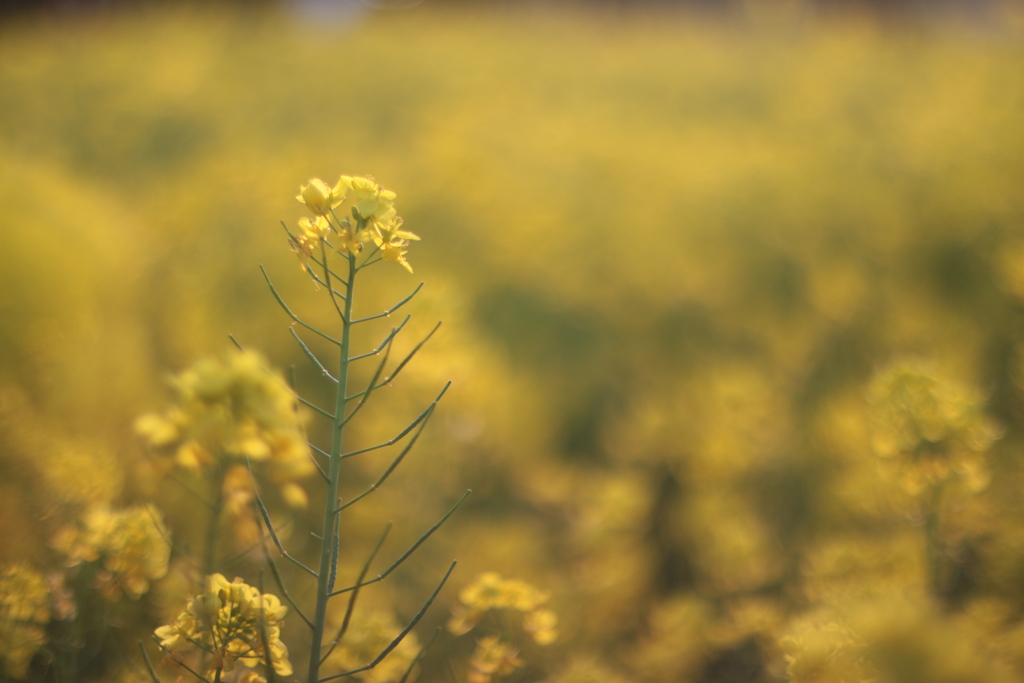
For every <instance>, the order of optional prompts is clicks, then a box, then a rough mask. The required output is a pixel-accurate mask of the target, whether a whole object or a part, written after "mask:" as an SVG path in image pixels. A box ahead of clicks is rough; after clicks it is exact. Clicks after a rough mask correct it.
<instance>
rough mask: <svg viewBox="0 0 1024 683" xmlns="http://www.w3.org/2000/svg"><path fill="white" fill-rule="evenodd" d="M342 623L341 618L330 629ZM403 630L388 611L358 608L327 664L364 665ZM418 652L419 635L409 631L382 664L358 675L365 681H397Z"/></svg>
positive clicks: (335, 666) (342, 667)
mask: <svg viewBox="0 0 1024 683" xmlns="http://www.w3.org/2000/svg"><path fill="white" fill-rule="evenodd" d="M339 625H340V621H339V622H338V623H335V624H334V626H333V628H329V629H328V632H331V631H336V629H337V627H338V626H339ZM401 631H402V628H401V627H400V626H399V625H398V624H397V623H396V622H395V620H394V618H392V617H391V615H389V614H388V613H387V612H385V611H383V610H378V609H359V608H357V609H356V610H355V612H354V613H353V615H352V623H351V626H350V628H349V629H348V631H347V632H346V634H345V637H344V638H343V639H342V641H341V643H340V644H339V645H338V647H336V648H335V650H334V652H332V653H331V655H330V656H329V657H328V658H327V661H326V666H328V667H332V668H333V669H337V670H338V671H351V670H352V669H358V668H359V667H361V666H365V665H366V664H368V663H369V662H372V661H373V660H374V659H376V658H377V656H378V655H379V654H380V653H381V652H382V651H383V650H384V648H385V647H387V646H388V645H389V644H390V643H391V641H393V640H394V639H395V638H396V637H397V636H398V634H399V633H401ZM418 652H419V643H418V642H417V640H416V636H415V635H413V634H412V633H409V634H407V635H406V636H405V638H403V639H402V642H401V643H399V644H398V646H397V647H396V648H395V649H394V650H392V651H391V653H390V654H389V655H388V656H387V657H385V658H384V660H383V661H382V662H381V663H380V664H378V665H377V666H375V667H374V668H372V669H370V670H369V671H364V672H362V673H360V674H357V676H358V678H359V679H360V680H362V681H365V682H366V683H398V681H400V680H401V679H402V677H403V676H404V675H405V672H406V671H407V670H408V669H409V666H410V665H411V664H412V662H413V660H414V659H415V658H416V654H417V653H418Z"/></svg>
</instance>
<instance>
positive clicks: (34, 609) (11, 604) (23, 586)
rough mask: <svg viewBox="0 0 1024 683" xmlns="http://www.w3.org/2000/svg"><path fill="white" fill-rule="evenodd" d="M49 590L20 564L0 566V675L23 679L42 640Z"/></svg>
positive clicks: (46, 616)
mask: <svg viewBox="0 0 1024 683" xmlns="http://www.w3.org/2000/svg"><path fill="white" fill-rule="evenodd" d="M49 621H50V591H49V588H48V587H47V583H46V579H44V578H43V577H42V575H40V574H39V573H38V572H36V571H35V570H33V569H30V568H29V567H26V566H24V565H13V566H10V567H7V568H6V569H3V570H0V678H4V680H6V678H7V677H10V678H14V679H23V678H25V677H26V675H27V673H28V667H29V664H30V663H31V662H32V658H33V657H34V656H35V654H36V652H38V651H39V649H40V648H41V647H42V646H43V645H45V644H46V630H45V627H46V624H47V622H49Z"/></svg>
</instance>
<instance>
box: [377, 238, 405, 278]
mask: <svg viewBox="0 0 1024 683" xmlns="http://www.w3.org/2000/svg"><path fill="white" fill-rule="evenodd" d="M406 253H407V252H406V250H405V249H403V248H402V247H400V246H396V245H394V244H385V245H383V246H382V247H381V257H382V258H383V259H384V260H385V261H393V262H394V263H400V264H401V265H402V267H403V268H405V269H406V270H407V271H409V272H410V273H411V272H412V266H411V265H409V262H408V261H406V260H405V254H406Z"/></svg>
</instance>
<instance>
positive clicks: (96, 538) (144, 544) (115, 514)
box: [53, 505, 171, 602]
mask: <svg viewBox="0 0 1024 683" xmlns="http://www.w3.org/2000/svg"><path fill="white" fill-rule="evenodd" d="M53 545H54V547H55V548H56V549H57V550H59V551H60V552H62V553H63V554H64V555H65V557H66V558H67V560H66V562H67V565H68V566H69V567H75V566H78V565H80V564H82V563H83V562H97V561H98V562H99V563H100V566H99V568H98V569H97V571H96V588H97V589H98V590H99V591H100V593H101V594H102V595H103V597H105V598H106V599H108V600H110V601H112V602H114V601H117V600H118V599H119V598H120V597H121V595H122V594H124V595H126V596H128V597H129V598H131V599H132V600H138V599H139V598H140V597H142V595H144V594H145V593H147V592H148V591H149V585H150V581H155V580H157V579H161V578H163V577H164V576H165V575H166V574H167V563H168V560H169V559H170V556H171V544H170V539H169V537H168V534H167V529H166V527H164V523H163V519H162V517H161V515H160V512H159V511H158V510H157V509H156V508H155V507H153V506H151V505H146V506H136V507H130V508H126V509H124V510H110V509H107V508H103V507H96V508H92V509H90V510H89V511H87V512H86V514H85V515H83V516H82V518H81V519H80V520H79V521H78V522H77V523H76V524H74V525H70V526H66V527H64V528H63V529H61V530H60V531H59V532H58V533H57V536H56V537H55V538H54V542H53Z"/></svg>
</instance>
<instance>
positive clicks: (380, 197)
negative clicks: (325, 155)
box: [339, 175, 397, 223]
mask: <svg viewBox="0 0 1024 683" xmlns="http://www.w3.org/2000/svg"><path fill="white" fill-rule="evenodd" d="M339 184H344V185H345V186H346V187H348V188H349V189H350V190H352V201H353V202H354V204H353V207H354V208H355V210H356V212H357V213H358V214H359V218H361V219H363V220H365V221H369V220H373V221H377V222H379V223H386V222H388V221H390V220H391V219H392V218H394V217H395V197H396V196H397V195H395V193H394V192H392V191H391V190H385V189H384V188H383V187H382V186H380V185H378V184H377V181H375V180H374V179H373V178H371V177H370V176H366V177H359V176H347V175H343V176H341V180H340V181H339Z"/></svg>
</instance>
